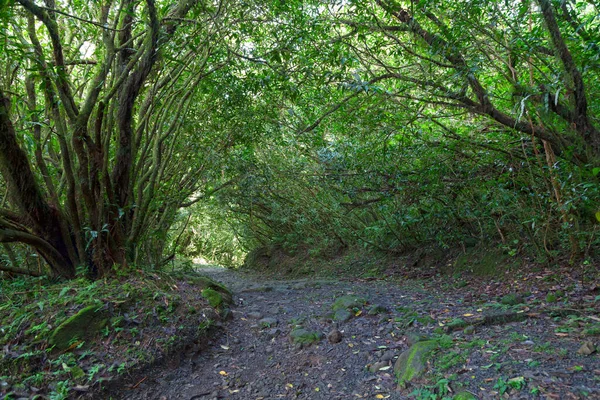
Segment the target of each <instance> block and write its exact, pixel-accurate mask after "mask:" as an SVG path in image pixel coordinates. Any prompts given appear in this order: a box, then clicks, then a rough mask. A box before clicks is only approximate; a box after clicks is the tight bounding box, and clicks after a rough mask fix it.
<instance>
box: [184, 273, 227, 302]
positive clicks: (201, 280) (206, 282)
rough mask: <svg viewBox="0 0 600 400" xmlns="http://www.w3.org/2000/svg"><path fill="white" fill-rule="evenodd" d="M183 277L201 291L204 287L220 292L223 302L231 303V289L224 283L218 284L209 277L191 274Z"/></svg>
mask: <svg viewBox="0 0 600 400" xmlns="http://www.w3.org/2000/svg"><path fill="white" fill-rule="evenodd" d="M184 279H186V280H187V281H188V282H190V283H191V284H193V285H196V286H198V287H199V288H200V289H201V290H202V291H204V290H206V289H211V290H213V291H215V292H218V293H220V294H221V296H222V298H223V303H226V304H231V303H232V302H233V293H232V292H231V290H229V289H227V288H226V287H225V286H224V285H222V284H220V283H219V282H217V281H214V280H212V279H210V278H209V277H206V276H203V275H196V274H192V275H186V276H185V277H184ZM203 296H204V295H203ZM211 305H212V304H211Z"/></svg>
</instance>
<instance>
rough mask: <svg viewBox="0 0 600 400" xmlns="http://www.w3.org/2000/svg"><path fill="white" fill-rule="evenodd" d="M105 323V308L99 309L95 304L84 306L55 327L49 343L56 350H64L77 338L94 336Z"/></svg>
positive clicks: (106, 320) (87, 338)
mask: <svg viewBox="0 0 600 400" xmlns="http://www.w3.org/2000/svg"><path fill="white" fill-rule="evenodd" d="M107 323H108V316H107V313H106V311H105V310H99V309H98V306H97V305H93V306H88V307H85V308H84V309H82V310H80V311H79V312H78V313H77V314H75V315H73V316H72V317H70V318H68V319H67V320H66V321H64V322H63V323H61V324H60V325H59V326H58V327H56V329H55V330H54V332H52V334H51V335H50V340H49V343H50V345H51V346H54V347H55V348H56V349H58V350H66V349H68V348H69V346H71V344H72V343H73V342H75V341H77V340H89V339H91V338H93V337H95V336H96V335H98V333H100V330H101V329H102V328H104V327H105V326H106V324H107Z"/></svg>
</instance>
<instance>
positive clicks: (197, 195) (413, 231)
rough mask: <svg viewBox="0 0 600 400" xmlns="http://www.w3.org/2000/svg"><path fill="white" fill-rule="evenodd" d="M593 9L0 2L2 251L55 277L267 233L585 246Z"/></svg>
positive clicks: (309, 246)
mask: <svg viewBox="0 0 600 400" xmlns="http://www.w3.org/2000/svg"><path fill="white" fill-rule="evenodd" d="M40 3H41V2H40ZM599 8H600V5H598V4H597V3H596V2H594V1H577V0H569V1H554V0H535V1H522V2H518V3H516V2H508V1H487V0H463V1H428V0H423V1H410V2H408V1H394V0H392V1H384V0H374V1H366V2H365V1H340V2H337V1H317V0H310V1H302V2H301V1H285V2H284V1H273V2H269V3H264V2H236V1H233V0H232V1H225V0H223V1H215V2H205V3H202V2H196V1H190V0H181V1H180V2H178V3H175V4H170V3H168V2H161V1H157V2H155V1H153V0H146V1H142V2H138V1H133V0H122V1H108V2H89V3H85V2H83V3H81V2H75V3H72V2H69V3H67V2H62V1H56V2H55V1H51V0H47V1H46V2H45V3H44V5H43V6H42V5H40V4H38V3H36V2H34V1H30V0H17V1H15V2H14V3H13V2H8V3H5V4H4V5H3V6H2V8H1V11H0V13H2V16H3V19H2V21H3V22H2V27H1V32H2V33H1V35H2V40H1V43H2V44H1V45H0V46H2V50H3V51H2V53H1V55H0V57H2V66H3V67H2V71H1V72H0V74H1V75H0V81H1V84H0V90H1V93H2V96H1V97H2V102H1V104H0V117H1V119H0V146H1V152H0V161H1V162H0V165H1V167H2V176H3V181H2V185H3V186H4V187H5V190H6V193H7V195H6V196H5V198H4V200H3V207H4V208H3V209H2V212H1V214H0V227H1V229H0V241H2V242H3V243H10V244H9V245H6V247H4V249H5V251H4V252H5V255H6V260H5V263H4V266H3V267H2V268H3V269H4V270H6V271H8V270H11V271H13V272H24V271H23V268H22V265H19V264H20V263H19V259H20V258H23V257H26V255H27V254H28V250H27V249H33V250H34V251H35V252H36V253H37V254H38V255H39V256H41V257H42V258H43V259H44V260H45V261H46V263H47V264H48V265H49V268H50V271H51V272H52V273H53V274H57V275H62V276H65V277H72V276H74V275H75V272H76V267H77V266H85V267H86V269H87V270H88V271H89V272H92V273H93V274H99V275H103V274H107V273H109V272H110V271H111V270H112V269H113V266H115V265H116V266H118V268H125V267H127V266H129V265H132V264H146V265H148V264H151V265H160V264H161V263H162V262H164V261H165V260H166V259H168V258H169V257H170V256H172V255H174V254H176V253H182V254H184V255H186V256H195V257H204V258H205V259H208V260H211V261H218V262H224V263H228V264H239V263H240V262H241V260H242V258H243V254H244V253H245V252H247V251H249V250H250V249H252V248H255V247H257V246H266V245H273V244H276V245H278V246H281V247H283V248H285V249H287V250H290V251H296V250H307V251H309V252H310V253H311V254H318V253H320V252H328V251H332V250H335V251H337V249H341V248H350V247H352V246H357V245H360V246H365V247H369V248H373V249H377V250H380V251H385V252H392V253H398V252H404V251H407V250H411V249H415V248H419V247H422V246H426V245H436V246H441V247H443V248H450V247H461V246H463V247H464V246H466V245H467V246H471V245H473V243H479V242H481V243H485V244H487V245H489V244H493V245H494V244H495V243H498V245H500V246H502V247H504V248H505V249H506V250H507V252H509V253H510V254H513V255H516V254H518V253H519V252H526V253H528V254H530V255H535V256H537V257H538V258H539V259H541V260H545V259H549V258H552V257H555V256H557V255H561V254H568V255H570V257H571V258H572V259H577V258H580V257H582V256H588V255H589V254H590V252H591V249H593V248H594V246H597V245H598V237H597V235H596V233H597V227H598V220H599V219H600V218H598V217H600V214H598V213H599V212H600V189H599V186H598V175H599V174H598V172H599V171H600V163H599V159H600V132H599V129H600V128H598V127H599V126H600V125H599V124H600V121H599V120H598V119H599V118H598V115H599V112H600V92H599V90H600V89H599V88H598V87H597V85H595V84H594V82H596V81H597V80H598V78H599V74H600V68H599V67H600V65H599V63H600V51H599V49H598V46H599V43H600V21H599V20H598V15H599ZM15 243H20V244H18V245H15ZM23 245H26V246H28V247H27V248H25V247H22V246H23ZM11 254H12V255H11ZM28 268H29V267H28ZM28 271H29V272H30V273H32V271H31V270H29V269H28ZM38 272H39V270H38Z"/></svg>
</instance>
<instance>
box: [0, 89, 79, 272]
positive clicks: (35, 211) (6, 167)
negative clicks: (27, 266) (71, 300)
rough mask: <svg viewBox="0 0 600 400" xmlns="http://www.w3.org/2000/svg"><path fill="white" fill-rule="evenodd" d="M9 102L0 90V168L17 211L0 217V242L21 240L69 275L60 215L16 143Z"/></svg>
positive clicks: (56, 269) (70, 263) (71, 266)
mask: <svg viewBox="0 0 600 400" xmlns="http://www.w3.org/2000/svg"><path fill="white" fill-rule="evenodd" d="M9 109H10V101H9V99H8V98H7V97H6V96H5V95H4V93H3V92H2V91H0V171H1V172H2V175H3V176H4V179H5V180H6V182H7V184H8V187H9V188H10V191H9V197H10V199H11V201H12V203H13V204H14V206H15V207H16V208H17V209H18V210H19V211H20V213H21V214H20V215H19V216H18V221H14V220H13V221H8V220H6V219H4V220H1V219H0V227H2V228H9V227H11V228H12V229H0V242H3V243H9V242H22V243H26V244H28V245H30V246H31V247H33V248H34V249H35V250H36V251H37V252H38V253H39V254H40V255H41V256H42V257H43V258H44V259H45V260H46V262H47V263H48V265H49V266H50V269H51V270H52V272H53V274H55V275H59V276H63V277H65V278H72V277H74V276H75V262H74V260H72V259H71V257H70V256H69V252H68V250H67V249H68V246H67V241H68V240H71V238H65V237H64V236H63V234H62V232H61V229H60V225H61V218H63V216H62V215H61V214H60V212H59V210H58V209H57V208H56V207H53V206H51V205H50V204H48V203H47V202H46V200H45V198H44V195H43V193H42V192H41V190H40V188H39V186H38V184H37V182H36V180H35V176H34V175H33V172H32V170H31V165H30V164H29V159H28V157H27V154H26V153H25V152H24V151H23V150H22V149H21V147H20V146H19V144H18V142H17V136H16V132H15V129H14V126H13V124H12V121H11V120H10V116H9Z"/></svg>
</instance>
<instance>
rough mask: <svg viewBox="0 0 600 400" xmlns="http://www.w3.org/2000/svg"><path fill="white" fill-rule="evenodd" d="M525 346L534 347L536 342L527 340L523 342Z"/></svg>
mask: <svg viewBox="0 0 600 400" xmlns="http://www.w3.org/2000/svg"><path fill="white" fill-rule="evenodd" d="M523 344H525V345H527V346H533V345H534V344H535V342H534V341H533V340H526V341H524V342H523Z"/></svg>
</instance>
